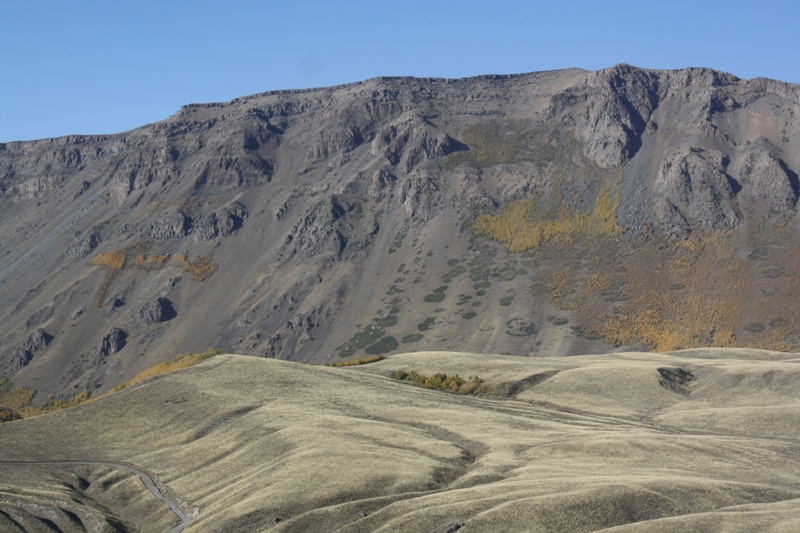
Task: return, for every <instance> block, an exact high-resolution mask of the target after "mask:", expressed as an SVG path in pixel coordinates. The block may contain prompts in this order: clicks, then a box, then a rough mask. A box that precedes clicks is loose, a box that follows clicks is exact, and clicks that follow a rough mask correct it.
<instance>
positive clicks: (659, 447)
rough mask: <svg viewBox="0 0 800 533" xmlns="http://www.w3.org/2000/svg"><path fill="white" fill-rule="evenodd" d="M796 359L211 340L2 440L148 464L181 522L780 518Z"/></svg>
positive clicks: (794, 517)
mask: <svg viewBox="0 0 800 533" xmlns="http://www.w3.org/2000/svg"><path fill="white" fill-rule="evenodd" d="M796 358H797V355H796V354H786V353H779V352H763V351H755V350H739V349H737V350H732V349H730V350H729V349H704V350H687V351H681V352H674V353H668V354H656V353H622V354H613V355H603V356H581V357H571V358H530V359H528V358H517V357H503V356H487V355H477V354H463V353H437V352H421V353H415V354H403V355H397V356H391V357H388V358H386V359H384V360H381V361H377V362H373V363H370V364H364V365H358V366H352V367H346V368H332V367H318V366H310V365H301V364H294V363H288V362H282V361H276V360H264V359H254V358H248V357H239V356H233V355H218V356H216V357H213V358H210V359H208V360H206V361H203V362H201V363H199V364H197V365H194V366H192V367H190V368H187V369H184V370H179V371H176V372H171V373H168V374H163V375H160V376H158V377H155V378H154V379H151V380H148V381H145V382H142V383H140V384H139V385H134V386H131V387H128V388H126V389H124V390H122V391H120V392H118V393H116V394H113V395H111V396H109V397H107V398H103V399H100V400H98V401H95V402H90V403H87V404H84V405H81V406H78V407H75V408H72V409H67V410H64V411H61V412H58V413H55V414H52V415H49V416H46V417H38V418H33V419H29V420H23V421H17V422H11V423H7V424H3V425H2V426H0V446H2V449H3V450H4V453H5V454H6V456H7V458H8V459H10V460H43V459H73V460H100V461H125V462H129V463H132V464H135V465H137V466H139V467H141V468H144V469H146V470H147V471H149V472H152V473H153V474H154V475H155V476H157V477H158V478H159V479H160V480H161V481H162V482H164V483H165V484H166V485H167V486H168V490H169V491H171V493H173V494H175V495H177V496H178V497H179V498H180V500H181V501H183V502H185V505H186V507H187V509H188V510H191V509H194V508H196V510H197V517H196V519H195V521H194V522H193V524H192V526H190V528H189V529H188V531H259V530H263V529H266V528H271V529H270V531H277V532H280V531H333V530H338V531H397V532H400V531H438V530H442V531H444V530H446V529H447V527H448V526H449V525H452V524H464V529H465V531H592V530H598V529H603V528H613V527H619V528H622V529H620V531H639V530H649V529H648V527H649V528H652V530H657V531H690V530H693V529H697V528H698V527H699V528H700V529H702V528H703V527H705V526H704V525H705V524H714V527H715V528H716V529H715V530H716V531H744V530H768V529H769V528H774V530H776V531H779V530H781V531H782V530H786V531H789V530H792V528H794V527H795V526H797V525H798V523H800V522H799V520H800V503H798V502H800V500H798V498H800V489H799V488H798V486H797V479H798V477H799V476H800V452H798V450H799V449H800V447H798V445H797V440H796V439H797V438H798V429H797V428H798V427H800V424H798V422H800V400H798V398H800V365H798V362H800V361H798V359H796ZM395 371H403V372H406V373H411V372H412V371H413V372H415V373H417V374H418V375H425V376H432V375H435V374H437V373H441V374H446V375H448V376H450V375H454V374H458V375H460V376H480V378H481V379H482V380H483V381H484V382H486V383H507V384H510V385H511V386H510V388H509V389H508V390H511V391H513V394H511V395H510V396H508V395H506V396H499V395H498V396H492V395H471V394H459V393H457V392H452V391H446V390H438V389H428V388H423V387H420V386H418V385H416V384H413V383H408V382H404V381H398V380H395V379H392V378H391V374H392V373H393V372H395ZM64 443H68V445H65V444H64ZM3 505H4V504H2V503H0V508H2V506H3ZM743 524H744V525H746V527H745V529H742V527H743ZM626 528H627V529H626ZM637 528H644V529H637ZM748 528H749V529H748Z"/></svg>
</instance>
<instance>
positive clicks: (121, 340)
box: [94, 328, 128, 362]
mask: <svg viewBox="0 0 800 533" xmlns="http://www.w3.org/2000/svg"><path fill="white" fill-rule="evenodd" d="M127 339H128V334H127V333H125V332H124V331H123V330H121V329H119V328H111V330H109V332H108V333H106V334H105V335H104V336H103V340H102V341H101V342H100V346H98V347H97V350H95V353H94V361H95V362H101V361H102V360H103V359H104V358H106V357H108V356H109V355H114V354H115V353H117V352H118V351H120V350H121V349H122V348H124V347H125V344H126V341H127Z"/></svg>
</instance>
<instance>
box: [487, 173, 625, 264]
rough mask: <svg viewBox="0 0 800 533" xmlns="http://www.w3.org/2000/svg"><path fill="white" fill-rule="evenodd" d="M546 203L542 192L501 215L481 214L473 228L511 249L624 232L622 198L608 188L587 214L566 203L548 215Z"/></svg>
mask: <svg viewBox="0 0 800 533" xmlns="http://www.w3.org/2000/svg"><path fill="white" fill-rule="evenodd" d="M542 204H543V202H542V199H541V195H537V196H535V197H534V198H528V199H525V200H518V201H516V202H511V203H510V204H508V205H506V206H505V207H504V208H503V210H502V212H501V213H500V214H497V215H491V214H483V215H481V216H479V217H478V219H477V220H476V221H475V223H474V224H473V226H472V229H473V231H474V232H475V233H477V234H478V235H486V236H488V237H491V238H492V239H495V240H497V241H500V242H502V243H504V244H505V245H506V247H507V248H508V251H509V252H524V251H525V250H530V249H531V248H536V247H538V246H540V245H541V244H542V243H545V242H548V241H556V242H567V241H570V240H572V239H573V238H575V237H577V236H586V237H600V236H614V235H619V234H620V233H622V231H623V229H622V227H621V226H620V225H619V224H617V217H616V213H617V207H619V197H618V196H612V195H611V194H610V193H609V192H608V190H607V189H602V190H601V191H600V193H599V194H598V196H597V201H596V202H595V205H594V208H593V209H592V210H591V211H586V212H583V213H573V212H572V210H571V209H570V207H569V205H567V204H566V203H562V204H561V206H560V208H559V209H558V212H557V213H556V214H555V216H554V217H548V208H547V207H545V206H544V205H542Z"/></svg>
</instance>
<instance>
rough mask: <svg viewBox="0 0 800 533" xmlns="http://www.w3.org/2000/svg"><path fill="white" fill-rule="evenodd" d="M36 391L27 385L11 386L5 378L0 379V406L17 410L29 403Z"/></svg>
mask: <svg viewBox="0 0 800 533" xmlns="http://www.w3.org/2000/svg"><path fill="white" fill-rule="evenodd" d="M34 394H36V391H35V390H33V389H29V388H27V387H16V388H13V389H12V388H11V387H10V384H9V382H8V380H7V379H5V378H3V379H0V406H2V407H9V408H11V409H13V410H15V411H19V410H20V409H22V408H23V407H26V406H28V405H30V403H31V400H33V396H34Z"/></svg>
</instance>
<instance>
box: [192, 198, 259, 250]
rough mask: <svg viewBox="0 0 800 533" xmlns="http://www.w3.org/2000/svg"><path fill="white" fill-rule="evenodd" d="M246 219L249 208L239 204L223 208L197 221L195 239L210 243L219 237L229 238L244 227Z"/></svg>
mask: <svg viewBox="0 0 800 533" xmlns="http://www.w3.org/2000/svg"><path fill="white" fill-rule="evenodd" d="M245 218H247V208H245V207H244V206H243V205H242V204H240V203H238V202H236V203H234V204H232V205H228V206H225V207H222V208H220V209H218V210H216V211H214V212H213V213H210V214H208V215H203V216H201V217H199V218H198V219H197V220H196V221H195V223H194V239H195V240H196V241H208V240H211V239H215V238H217V237H229V236H231V235H233V234H234V232H235V231H236V230H238V229H239V228H240V227H242V224H243V223H244V219H245Z"/></svg>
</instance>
